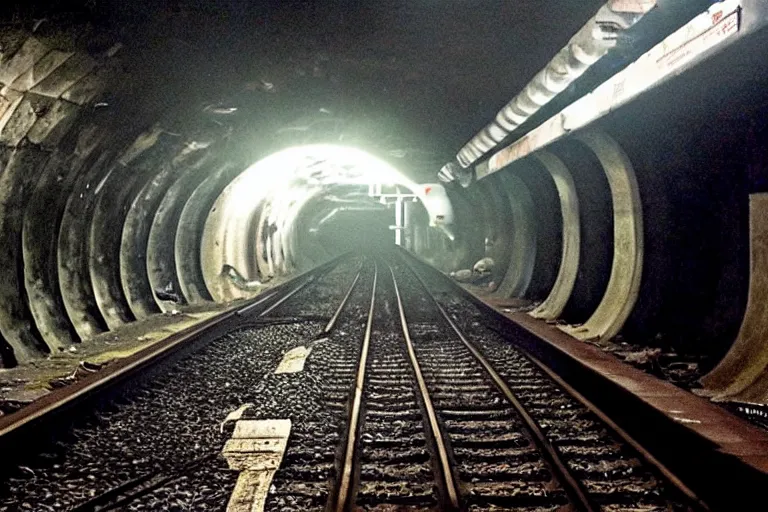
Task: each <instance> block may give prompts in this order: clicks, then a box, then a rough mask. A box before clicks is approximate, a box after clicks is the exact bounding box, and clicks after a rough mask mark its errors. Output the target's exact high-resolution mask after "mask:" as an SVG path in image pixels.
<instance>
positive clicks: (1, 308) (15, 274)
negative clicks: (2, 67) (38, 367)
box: [0, 144, 48, 363]
mask: <svg viewBox="0 0 768 512" xmlns="http://www.w3.org/2000/svg"><path fill="white" fill-rule="evenodd" d="M47 159H48V153H47V152H45V151H43V150H41V149H39V148H38V147H36V146H33V145H31V144H24V145H23V146H20V147H18V148H9V147H3V148H0V169H2V172H0V265H2V268H3V269H4V271H3V272H2V274H1V276H0V332H1V333H2V335H3V338H5V340H6V341H7V342H8V344H9V345H10V346H11V347H12V348H13V353H14V359H15V360H16V362H24V361H28V360H30V359H33V358H35V357H39V356H41V355H43V354H45V353H46V352H47V351H48V347H47V346H46V345H45V343H43V341H42V340H41V339H40V338H39V337H38V336H37V332H35V331H36V326H35V325H34V323H33V321H32V316H31V313H30V311H29V308H28V307H27V304H26V300H25V298H26V297H25V295H26V290H25V289H24V283H23V276H24V272H23V255H22V252H23V251H22V242H21V238H22V224H23V218H24V210H25V207H26V205H27V204H28V203H29V199H30V195H31V192H32V190H33V187H34V184H35V182H36V181H37V178H38V176H39V175H40V172H41V171H42V168H43V167H44V166H45V162H46V161H47ZM7 362H8V363H12V362H13V361H7Z"/></svg>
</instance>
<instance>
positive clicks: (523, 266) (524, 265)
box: [495, 172, 536, 297]
mask: <svg viewBox="0 0 768 512" xmlns="http://www.w3.org/2000/svg"><path fill="white" fill-rule="evenodd" d="M501 182H502V184H503V185H504V189H505V190H506V192H507V197H508V198H509V207H510V210H511V212H512V226H511V229H512V239H511V242H510V247H511V249H512V250H511V254H510V258H509V264H508V265H507V271H506V272H505V273H504V277H503V278H502V281H501V284H499V287H498V288H497V289H496V292H495V294H496V295H500V296H502V297H523V296H525V293H526V292H527V291H528V287H529V286H530V284H531V279H532V278H533V269H534V266H535V264H536V226H535V223H534V222H533V216H534V215H535V207H534V203H533V198H532V197H531V191H530V190H529V189H528V186H527V185H526V184H525V182H524V181H523V180H522V179H520V178H519V177H518V176H515V175H514V174H511V173H509V172H507V173H505V174H504V175H502V177H501Z"/></svg>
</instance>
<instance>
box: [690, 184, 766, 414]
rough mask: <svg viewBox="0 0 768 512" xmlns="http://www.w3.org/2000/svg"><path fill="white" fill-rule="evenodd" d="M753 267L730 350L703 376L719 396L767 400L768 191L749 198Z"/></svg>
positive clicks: (722, 397)
mask: <svg viewBox="0 0 768 512" xmlns="http://www.w3.org/2000/svg"><path fill="white" fill-rule="evenodd" d="M749 242H750V257H749V259H750V265H749V266H750V269H749V295H748V298H747V309H746V311H745V314H744V319H743V321H742V324H741V328H740V329H739V334H738V336H737V337H736V341H735V342H734V344H733V346H732V347H731V350H729V351H728V353H727V354H726V356H725V357H724V358H723V360H722V361H721V362H720V364H718V365H717V366H716V367H715V368H714V369H713V370H712V371H711V372H710V373H708V374H707V375H706V376H705V377H704V378H703V379H702V383H703V384H704V386H705V388H706V389H707V390H708V392H709V393H711V394H712V395H715V396H717V397H718V398H720V399H723V400H725V399H727V400H740V401H745V402H755V403H765V402H766V401H768V345H766V343H765V340H766V338H768V193H761V194H752V195H750V197H749Z"/></svg>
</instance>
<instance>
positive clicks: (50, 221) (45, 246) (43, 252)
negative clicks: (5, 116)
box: [22, 153, 82, 349]
mask: <svg viewBox="0 0 768 512" xmlns="http://www.w3.org/2000/svg"><path fill="white" fill-rule="evenodd" d="M81 168H82V160H80V159H78V158H76V157H74V156H70V157H68V158H65V157H63V156H62V155H60V154H59V153H56V154H54V155H53V157H51V159H50V160H48V165H46V167H45V170H44V171H43V174H42V176H41V177H40V179H39V180H38V182H37V185H36V187H35V190H34V192H33V194H32V197H33V200H32V201H30V203H29V204H28V206H27V208H26V211H25V212H24V229H23V232H22V247H23V250H24V282H25V287H26V290H27V296H28V297H29V308H30V311H31V312H32V316H33V318H34V319H35V324H36V325H37V329H38V331H39V332H40V336H42V338H43V340H44V341H45V343H46V344H47V345H48V346H49V347H50V348H51V349H64V348H65V347H66V346H67V345H70V344H72V343H74V342H76V341H79V339H77V337H76V336H77V335H76V333H75V329H74V327H73V326H72V324H71V323H70V321H69V317H68V316H67V314H66V311H65V309H64V303H63V300H62V298H61V294H60V293H59V286H58V285H59V279H58V266H57V264H56V263H57V262H56V242H57V240H58V233H59V226H60V224H61V219H62V216H63V210H64V208H65V206H66V201H67V198H68V197H69V194H70V193H71V191H72V187H73V186H74V182H75V176H76V175H77V174H78V173H79V171H80V170H81Z"/></svg>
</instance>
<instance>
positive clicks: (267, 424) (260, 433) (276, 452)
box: [222, 420, 291, 512]
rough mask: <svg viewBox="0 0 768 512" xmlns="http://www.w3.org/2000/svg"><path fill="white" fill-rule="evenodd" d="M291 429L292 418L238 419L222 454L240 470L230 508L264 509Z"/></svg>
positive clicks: (250, 511) (233, 510) (245, 511)
mask: <svg viewBox="0 0 768 512" xmlns="http://www.w3.org/2000/svg"><path fill="white" fill-rule="evenodd" d="M290 433H291V420H239V421H238V422H237V423H236V424H235V431H234V432H233V433H232V438H231V439H229V440H228V441H227V442H226V444H225V445H224V449H223V450H222V455H224V458H225V459H226V460H227V464H228V465H229V468H230V469H234V470H237V471H240V476H239V477H238V478H237V484H236V485H235V490H234V491H233V492H232V496H231V497H230V499H229V503H228V504H227V512H261V511H262V510H264V504H265V502H266V499H267V493H268V492H269V486H270V485H271V483H272V478H273V477H274V475H275V472H276V471H277V469H278V468H279V467H280V463H281V462H282V460H283V455H284V454H285V447H286V446H287V444H288V436H289V435H290Z"/></svg>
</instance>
